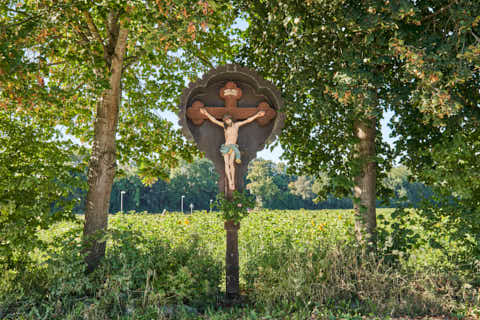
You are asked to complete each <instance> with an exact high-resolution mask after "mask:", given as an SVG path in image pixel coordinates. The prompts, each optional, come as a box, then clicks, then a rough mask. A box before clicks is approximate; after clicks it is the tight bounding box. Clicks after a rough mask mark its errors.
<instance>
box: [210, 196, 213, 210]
mask: <svg viewBox="0 0 480 320" xmlns="http://www.w3.org/2000/svg"><path fill="white" fill-rule="evenodd" d="M212 202H213V199H210V213H211V212H212Z"/></svg>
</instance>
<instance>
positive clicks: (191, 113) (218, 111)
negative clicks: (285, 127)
mask: <svg viewBox="0 0 480 320" xmlns="http://www.w3.org/2000/svg"><path fill="white" fill-rule="evenodd" d="M220 98H222V99H223V100H225V107H205V104H204V103H203V102H202V101H200V100H195V101H194V102H193V104H192V106H191V107H190V108H188V109H187V117H188V118H189V119H190V120H191V121H192V122H193V124H195V125H197V126H200V125H202V124H203V122H204V121H205V120H207V117H206V116H205V115H203V114H201V113H200V108H203V107H205V109H207V111H208V112H209V113H210V114H211V115H212V116H214V117H215V118H216V119H218V120H220V119H222V118H223V116H224V115H225V114H230V115H231V116H232V117H233V119H234V120H244V119H247V118H249V117H251V116H253V115H255V114H256V113H257V112H259V111H265V115H264V116H263V117H261V118H258V119H257V120H255V121H256V122H257V123H258V124H259V125H261V126H266V125H267V124H268V123H269V122H270V121H272V120H273V119H274V118H275V116H276V115H277V112H276V111H275V110H274V109H272V108H271V107H270V105H269V104H268V103H267V102H265V101H263V102H260V103H259V104H258V106H257V107H256V108H239V107H238V105H237V102H238V100H240V99H241V98H242V89H240V88H239V87H237V84H236V83H235V82H233V81H229V82H227V83H226V84H225V86H224V87H223V88H221V89H220Z"/></svg>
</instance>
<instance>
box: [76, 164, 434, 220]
mask: <svg viewBox="0 0 480 320" xmlns="http://www.w3.org/2000/svg"><path fill="white" fill-rule="evenodd" d="M123 171H124V173H123V175H122V176H120V177H117V178H116V179H115V182H114V184H113V188H112V197H111V200H110V212H111V213H116V212H119V211H120V209H121V192H122V191H125V193H124V195H123V211H124V212H128V211H132V210H133V211H137V212H141V211H147V212H151V213H158V212H162V211H163V210H164V209H165V210H167V211H180V210H181V198H182V196H184V198H183V205H184V211H185V212H187V211H190V204H193V206H194V207H193V209H194V210H210V205H211V203H212V204H214V202H215V199H216V196H217V193H218V188H217V180H218V174H217V172H216V171H215V168H214V167H213V164H212V163H211V162H210V161H209V160H207V159H196V160H195V161H193V162H192V163H187V162H183V163H182V164H181V165H180V166H179V167H177V168H175V169H172V170H171V171H170V174H169V179H168V180H161V179H159V180H157V181H156V182H155V183H153V184H151V185H145V184H144V183H142V179H141V177H140V176H139V175H138V173H137V170H136V169H135V168H124V170H123ZM326 183H329V181H328V179H327V177H326V175H324V176H321V178H320V179H313V178H312V177H308V176H297V175H295V174H289V173H287V169H286V165H285V164H284V163H275V162H273V161H269V160H263V159H257V160H255V161H253V162H252V163H251V165H250V167H249V171H248V175H247V178H246V186H247V190H248V191H249V192H250V194H252V195H253V196H255V198H256V199H257V206H258V207H263V208H268V209H289V210H296V209H351V208H353V205H352V200H351V199H349V198H336V197H334V196H333V195H329V194H327V195H323V196H322V195H319V190H322V187H323V185H324V184H326ZM384 183H385V185H386V186H387V187H389V188H391V189H393V190H394V191H395V197H394V198H392V199H391V201H390V202H389V203H381V202H378V203H377V206H378V207H398V206H400V205H403V206H409V207H417V206H418V205H419V204H420V202H421V201H422V199H424V198H430V197H431V195H432V192H431V190H430V189H429V188H428V187H426V186H425V185H423V184H421V183H418V182H410V181H409V172H408V170H407V169H406V168H405V167H402V166H400V167H396V168H393V169H392V170H391V171H390V172H389V174H388V177H387V178H386V179H385V180H384ZM75 196H76V197H79V198H80V199H81V201H80V203H79V205H77V207H76V208H75V211H76V212H77V213H83V211H84V206H85V194H84V193H83V192H82V191H80V190H78V191H77V194H76V195H75ZM210 200H212V202H211V201H210ZM213 209H215V207H213Z"/></svg>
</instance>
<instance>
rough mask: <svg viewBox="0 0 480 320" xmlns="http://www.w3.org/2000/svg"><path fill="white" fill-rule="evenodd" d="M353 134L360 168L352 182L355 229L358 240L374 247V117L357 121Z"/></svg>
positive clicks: (375, 220)
mask: <svg viewBox="0 0 480 320" xmlns="http://www.w3.org/2000/svg"><path fill="white" fill-rule="evenodd" d="M354 130H355V136H356V137H357V138H358V139H359V142H358V145H357V156H358V159H359V160H360V165H361V170H360V173H359V174H358V175H357V176H356V177H355V179H354V182H355V186H354V199H355V201H354V210H355V218H356V219H355V231H356V235H357V239H358V241H359V242H361V243H364V244H367V245H368V247H370V248H375V246H376V240H377V233H376V230H377V214H376V199H377V197H376V179H377V170H376V169H377V163H376V161H375V156H376V153H375V135H376V119H375V118H372V119H370V120H367V121H357V122H355V124H354Z"/></svg>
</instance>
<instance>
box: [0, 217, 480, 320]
mask: <svg viewBox="0 0 480 320" xmlns="http://www.w3.org/2000/svg"><path fill="white" fill-rule="evenodd" d="M378 213H379V215H384V216H385V217H386V218H385V220H380V230H386V231H387V232H389V234H393V233H392V232H393V230H390V229H388V228H387V227H382V221H391V218H390V213H391V210H388V209H380V210H379V211H378ZM412 215H414V213H412ZM81 227H82V226H81V218H79V221H78V222H77V223H72V222H62V223H59V224H57V225H55V226H54V227H52V228H51V229H50V230H49V231H48V232H45V233H43V234H42V237H43V238H44V239H45V240H47V241H48V242H49V246H48V247H47V248H44V249H42V250H38V251H36V252H34V253H32V255H33V256H34V258H35V261H36V262H37V263H36V264H35V265H32V266H31V267H30V269H29V272H27V273H26V274H18V273H16V272H15V271H8V272H5V273H4V275H3V277H1V278H0V288H1V289H0V318H2V319H172V318H174V319H337V318H338V319H366V318H368V319H391V318H394V317H404V318H413V317H426V318H429V317H434V316H448V317H451V318H458V319H461V318H465V319H467V318H471V319H475V318H478V317H479V315H480V307H479V305H480V300H479V299H480V298H479V292H480V291H479V288H478V286H477V284H476V283H475V282H474V281H473V280H472V278H471V277H469V274H468V273H460V272H459V271H458V270H456V269H455V266H454V265H452V263H451V261H449V258H448V257H449V255H448V254H447V255H446V254H444V253H442V251H440V250H438V249H434V248H431V247H429V246H428V241H423V243H424V245H422V246H421V247H418V248H411V249H408V251H405V252H403V255H400V253H402V252H397V253H398V254H397V253H395V250H390V249H391V248H387V247H385V245H384V247H383V248H381V249H380V251H381V252H393V253H395V254H394V255H393V256H392V255H385V254H380V255H379V256H380V258H379V257H378V256H377V257H375V256H373V255H368V254H366V253H365V252H363V251H362V248H360V247H358V245H357V243H356V241H355V239H354V236H353V217H352V212H351V211H348V210H322V211H306V210H299V211H267V210H265V211H257V212H253V213H252V214H250V215H249V216H248V217H247V218H245V219H244V220H242V223H241V228H240V232H239V251H240V264H241V266H240V274H241V279H240V281H241V288H242V294H243V296H244V297H245V303H244V304H243V305H241V306H237V307H234V308H227V307H225V306H224V305H223V300H222V292H221V290H223V288H224V281H225V280H224V275H223V273H224V271H223V264H224V258H225V256H224V255H225V231H224V230H223V223H222V221H221V219H220V218H219V217H218V216H217V215H216V214H214V213H213V214H209V213H206V212H196V213H194V214H193V215H182V214H179V213H171V214H166V215H151V214H117V215H112V216H110V221H109V230H110V232H109V235H108V246H107V256H106V259H105V260H104V262H103V264H102V265H101V267H100V268H98V270H96V271H95V272H94V273H93V274H90V275H86V274H85V266H84V264H83V260H82V254H81V243H80V235H81ZM382 228H383V229H382ZM414 229H415V228H414ZM415 232H417V233H418V234H421V235H422V237H423V238H424V239H427V238H428V237H432V236H435V235H429V234H425V233H422V230H418V229H417V230H415ZM427 240H428V239H427ZM440 240H441V241H444V242H446V243H448V239H440ZM383 243H384V244H385V243H387V242H386V241H384V242H383ZM391 246H392V247H394V244H392V245H391ZM451 247H452V250H457V248H455V246H454V245H452V246H451ZM382 250H383V251H382Z"/></svg>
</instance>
